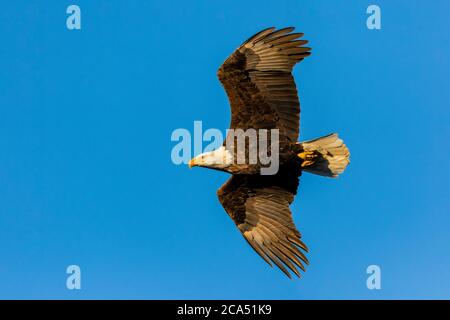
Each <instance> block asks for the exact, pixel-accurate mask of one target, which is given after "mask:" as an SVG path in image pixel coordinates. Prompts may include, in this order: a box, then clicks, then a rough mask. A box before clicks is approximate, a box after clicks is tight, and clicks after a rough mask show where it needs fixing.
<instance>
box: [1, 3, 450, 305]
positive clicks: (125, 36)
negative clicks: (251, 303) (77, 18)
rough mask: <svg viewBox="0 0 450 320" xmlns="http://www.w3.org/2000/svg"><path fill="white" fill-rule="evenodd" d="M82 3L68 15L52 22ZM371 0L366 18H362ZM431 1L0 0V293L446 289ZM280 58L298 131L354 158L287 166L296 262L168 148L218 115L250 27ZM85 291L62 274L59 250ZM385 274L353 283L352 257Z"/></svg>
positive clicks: (438, 34) (445, 202)
mask: <svg viewBox="0 0 450 320" xmlns="http://www.w3.org/2000/svg"><path fill="white" fill-rule="evenodd" d="M72 3H75V4H78V5H79V6H80V7H81V11H82V30H80V31H69V30H67V28H66V21H65V20H66V16H67V15H66V13H65V11H66V8H67V6H68V5H70V4H72ZM372 3H374V4H378V5H379V6H380V7H381V10H382V30H380V31H370V30H368V29H367V28H366V17H367V15H366V13H365V12H366V8H367V6H368V5H369V4H372ZM449 10H450V5H449V3H448V1H444V0H442V1H437V0H436V1H398V0H397V1H381V0H377V1H374V2H368V1H345V3H344V2H342V1H328V0H321V1H318V0H310V1H299V0H296V1H236V2H234V1H209V0H208V1H206V0H205V1H188V2H187V1H181V0H178V1H143V0H142V1H118V0H116V1H111V0H108V1H106V0H104V1H100V0H96V1H92V0H89V1H87V0H84V1H81V0H80V1H74V2H68V1H58V3H56V1H28V0H27V1H7V2H6V1H5V2H4V3H2V7H1V10H0V34H1V38H2V44H1V46H0V70H1V72H0V255H1V258H0V298H63V299H66V298H68V299H80V298H191V299H194V298H225V299H227V298H228V299H230V298H246V299H258V298H270V299H307V298H309V299H318V298H338V299H340V298H368V299H381V298H450V293H449V292H450V291H449V290H450V270H449V267H450V256H449V252H450V233H449V227H450V218H449V209H450V208H449V197H450V193H449V178H450V176H449V163H450V152H449V147H448V139H449V134H450V132H449V120H450V119H449V118H450V117H449V116H450V111H449V100H450V93H449V92H450V90H449V88H450V80H449V70H450V58H449V56H450V41H449V36H448V30H450V23H449V21H448V14H449ZM272 25H274V26H277V27H284V26H289V25H293V26H296V27H297V29H298V30H299V31H301V32H304V33H305V38H306V39H308V40H310V45H311V47H312V48H313V55H312V56H311V57H308V58H307V59H305V60H304V61H303V62H301V64H300V65H299V66H297V68H296V69H295V72H294V75H295V77H296V80H297V84H298V88H299V93H300V99H301V106H302V115H301V117H302V118H301V129H302V130H301V139H311V138H315V137H318V136H321V135H324V134H327V133H330V132H333V131H336V132H339V134H340V135H341V136H342V137H343V138H344V140H345V142H346V143H347V145H348V146H349V148H350V151H351V154H352V158H351V159H352V163H351V164H350V166H349V167H348V169H347V171H346V172H345V174H344V175H343V176H342V177H340V178H339V179H337V180H332V179H325V178H322V177H318V176H312V175H307V174H304V175H303V177H302V180H301V186H300V190H299V196H298V197H297V198H296V201H295V203H294V205H293V207H292V210H293V212H294V218H295V221H296V223H297V226H298V227H299V229H300V231H301V232H302V234H303V237H304V241H305V242H306V243H307V245H308V246H309V248H310V254H309V259H310V261H311V265H310V266H309V268H308V270H307V272H306V273H305V274H304V276H303V278H302V279H301V280H294V281H292V280H289V279H287V278H285V277H284V275H283V274H282V273H281V272H279V271H278V270H275V269H271V268H270V267H268V266H267V265H266V264H265V263H264V261H262V259H261V258H260V257H259V256H257V255H256V254H255V253H254V252H253V251H252V249H251V248H250V247H249V246H248V245H247V244H246V242H245V241H244V240H243V238H242V237H241V235H240V233H239V232H238V231H237V229H236V228H235V226H234V224H233V223H232V221H231V220H230V218H229V217H228V216H227V215H226V213H225V212H224V211H223V209H222V207H221V206H220V204H219V202H218V200H217V197H216V190H217V188H218V187H220V185H221V184H222V183H223V182H224V181H225V180H226V179H227V175H226V174H224V173H220V172H216V171H209V170H206V169H203V170H202V169H192V170H189V169H188V168H187V167H186V166H175V165H173V164H172V162H171V158H170V152H171V149H172V147H173V146H174V143H173V142H171V141H170V136H171V133H172V131H173V130H174V129H176V128H187V129H192V128H193V122H194V120H202V121H203V126H204V127H205V128H219V129H222V130H225V129H226V128H227V126H228V124H229V113H230V112H229V107H228V101H227V98H226V96H225V93H224V91H223V89H222V87H221V85H220V83H219V82H218V80H217V78H216V70H217V68H218V67H219V66H220V64H221V63H222V62H223V60H224V59H225V58H226V57H227V56H228V54H230V53H231V52H232V51H233V50H234V49H235V48H236V47H237V46H238V45H239V44H240V43H241V42H242V41H243V40H245V39H247V38H248V37H249V36H250V35H252V34H253V33H255V32H256V31H259V30H260V29H262V28H265V27H267V26H272ZM70 264H77V265H79V266H80V267H81V270H82V289H81V290H79V291H76V290H74V291H69V290H67V289H66V287H65V281H66V273H65V270H66V267H67V266H68V265H70ZM371 264H377V265H379V266H380V267H381V270H382V289H381V290H379V291H376V290H375V291H371V290H368V289H367V288H366V277H367V275H366V267H367V266H368V265H371Z"/></svg>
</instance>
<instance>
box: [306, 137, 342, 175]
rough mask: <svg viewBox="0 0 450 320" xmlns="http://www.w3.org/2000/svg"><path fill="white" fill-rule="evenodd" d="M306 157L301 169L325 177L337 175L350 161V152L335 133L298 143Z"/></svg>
mask: <svg viewBox="0 0 450 320" xmlns="http://www.w3.org/2000/svg"><path fill="white" fill-rule="evenodd" d="M300 144H301V146H302V147H303V152H302V153H301V154H299V157H301V158H303V159H307V161H305V164H306V166H304V168H303V170H305V171H307V172H310V173H314V174H318V175H321V176H326V177H337V176H338V175H340V174H341V173H342V172H344V170H345V168H346V167H347V165H348V164H349V163H350V152H349V150H348V148H347V146H346V145H345V144H344V141H342V139H340V138H339V137H338V135H337V134H336V133H333V134H330V135H327V136H324V137H321V138H318V139H314V140H309V141H304V142H301V143H300Z"/></svg>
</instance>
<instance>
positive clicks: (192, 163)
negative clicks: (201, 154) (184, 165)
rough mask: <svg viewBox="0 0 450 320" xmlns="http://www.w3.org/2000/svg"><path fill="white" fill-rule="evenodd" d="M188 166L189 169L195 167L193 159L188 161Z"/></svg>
mask: <svg viewBox="0 0 450 320" xmlns="http://www.w3.org/2000/svg"><path fill="white" fill-rule="evenodd" d="M188 166H189V168H192V167H195V166H197V163H196V162H195V159H191V160H189V162H188Z"/></svg>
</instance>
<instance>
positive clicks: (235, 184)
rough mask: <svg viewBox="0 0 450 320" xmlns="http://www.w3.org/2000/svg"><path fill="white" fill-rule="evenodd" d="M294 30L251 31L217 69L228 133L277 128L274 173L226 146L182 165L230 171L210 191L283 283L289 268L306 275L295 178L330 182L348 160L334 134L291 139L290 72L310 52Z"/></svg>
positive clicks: (294, 127)
mask: <svg viewBox="0 0 450 320" xmlns="http://www.w3.org/2000/svg"><path fill="white" fill-rule="evenodd" d="M293 31H294V28H293V27H289V28H284V29H280V30H275V28H273V27H272V28H268V29H265V30H262V31H260V32H258V33H257V34H255V35H254V36H252V37H250V38H249V39H248V40H247V41H245V42H244V43H243V44H242V45H241V46H239V48H238V49H236V50H235V51H234V52H233V53H232V54H231V55H230V56H229V57H228V59H226V61H225V62H224V63H223V64H222V66H221V67H220V68H219V70H218V77H219V80H220V81H221V83H222V85H223V86H224V88H225V91H226V93H227V95H228V98H229V102H230V105H231V124H230V129H242V130H248V129H268V130H271V129H277V130H278V132H279V137H278V153H279V169H278V171H277V172H276V174H273V175H262V174H261V173H260V169H261V167H262V165H263V164H262V163H261V162H260V161H257V162H256V163H252V164H249V163H237V162H236V152H237V151H236V148H230V147H228V145H227V144H226V143H225V142H224V144H223V145H222V146H221V147H220V148H218V149H216V150H214V151H211V152H206V153H203V154H200V155H198V156H196V157H195V158H193V159H192V160H190V161H189V167H193V166H200V167H207V168H212V169H216V170H221V171H226V172H229V173H231V174H232V176H231V178H230V179H229V180H228V181H227V182H226V183H225V184H224V185H223V186H222V187H221V188H220V189H219V190H218V192H217V195H218V197H219V201H220V203H221V204H222V206H223V207H224V209H225V211H226V212H227V213H228V215H229V216H230V217H231V219H233V221H234V223H235V224H236V226H237V227H238V229H239V231H240V232H241V233H242V235H243V237H244V239H245V240H246V241H247V242H248V244H249V245H250V246H251V247H252V248H253V249H254V250H255V251H256V252H257V253H258V254H259V255H260V256H261V257H262V258H263V259H264V260H265V261H266V262H267V263H268V264H269V265H270V266H272V263H274V264H275V265H276V266H277V267H279V268H280V269H281V270H282V271H283V272H284V273H285V274H286V275H287V276H288V277H289V278H291V274H290V273H289V271H288V269H290V270H291V271H292V272H293V273H294V274H296V275H297V276H298V277H300V272H299V269H298V268H300V269H302V270H303V271H305V267H304V265H303V264H309V263H308V259H307V258H306V256H305V253H306V252H307V251H308V248H307V247H306V245H305V244H304V243H303V242H302V241H301V234H300V232H299V231H298V230H297V228H296V226H295V224H294V221H293V219H292V215H291V211H290V209H289V205H290V204H291V203H292V201H293V200H294V196H295V195H296V193H297V188H298V184H299V177H300V175H301V174H302V172H303V171H307V172H310V173H314V174H318V175H322V176H326V177H337V176H338V175H339V174H341V173H342V172H343V171H344V169H345V168H346V166H347V165H348V164H349V156H350V153H349V150H348V149H347V147H346V146H345V144H344V143H343V141H342V140H341V139H339V137H338V135H337V134H335V133H333V134H330V135H327V136H324V137H321V138H318V139H314V140H310V141H305V142H297V140H298V136H299V122H300V104H299V100H298V96H297V89H296V85H295V82H294V78H293V76H292V73H291V72H292V68H293V67H294V65H295V64H296V63H298V62H300V61H302V60H303V59H304V58H305V57H307V56H309V55H310V50H311V48H308V47H305V46H304V45H305V44H306V43H307V41H306V40H299V38H301V37H302V36H303V34H302V33H293ZM258 132H259V131H258ZM227 138H228V137H227ZM268 140H270V139H268ZM269 143H273V141H269ZM246 151H247V152H248V150H246Z"/></svg>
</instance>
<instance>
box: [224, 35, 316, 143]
mask: <svg viewBox="0 0 450 320" xmlns="http://www.w3.org/2000/svg"><path fill="white" fill-rule="evenodd" d="M293 30H294V28H292V27H290V28H284V29H280V30H278V31H275V28H268V29H265V30H263V31H261V32H259V33H257V34H255V35H254V36H252V37H251V38H250V39H248V40H247V41H246V42H244V43H243V44H242V45H241V46H240V47H239V48H238V49H237V50H236V51H234V52H233V54H232V55H231V56H230V57H229V58H228V59H227V60H226V61H225V62H224V63H223V64H222V66H221V67H220V68H219V71H218V73H217V75H218V77H219V80H220V81H221V82H222V84H223V86H224V88H225V91H226V92H227V95H228V98H229V100H230V104H231V125H230V128H231V129H243V130H245V129H248V128H254V129H259V128H261V129H274V128H278V129H279V130H280V136H282V137H286V138H288V139H289V140H291V141H297V139H298V134H299V122H300V104H299V100H298V96H297V88H296V86H295V82H294V78H293V76H292V74H291V71H292V68H293V66H294V65H295V64H296V63H297V62H299V61H301V60H303V58H305V57H307V56H308V55H310V52H309V51H310V48H308V47H303V45H304V44H306V43H307V41H306V40H296V39H298V38H300V37H302V36H303V34H302V33H291V32H292V31H293Z"/></svg>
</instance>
